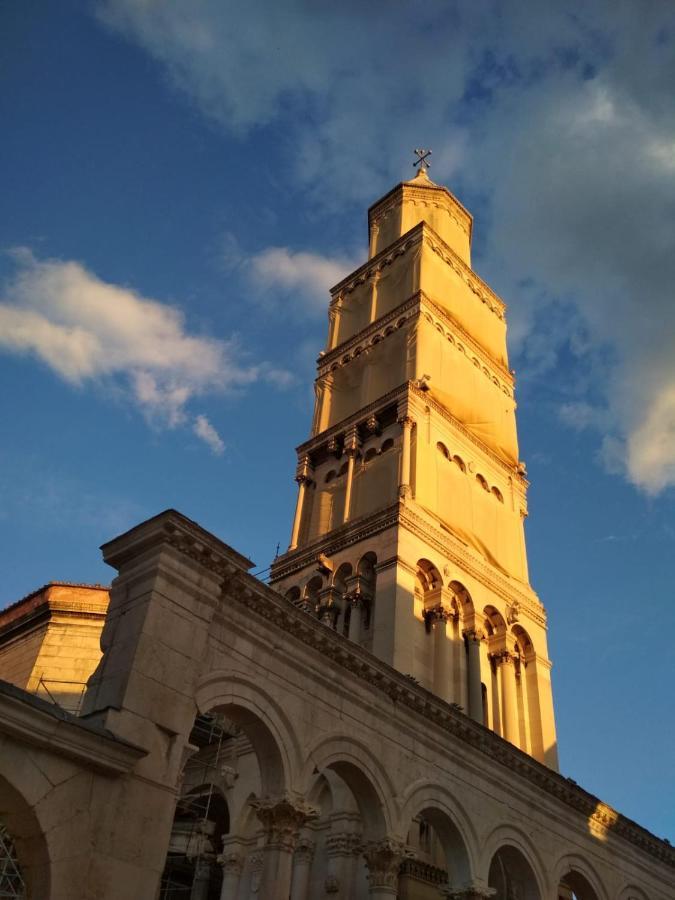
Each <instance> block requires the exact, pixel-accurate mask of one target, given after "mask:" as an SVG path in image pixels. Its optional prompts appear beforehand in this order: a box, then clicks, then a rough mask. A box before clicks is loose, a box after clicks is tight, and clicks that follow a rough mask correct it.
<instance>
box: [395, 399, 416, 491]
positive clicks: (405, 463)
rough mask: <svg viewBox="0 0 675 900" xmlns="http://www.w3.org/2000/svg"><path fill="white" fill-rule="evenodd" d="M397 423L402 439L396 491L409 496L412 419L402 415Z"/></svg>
mask: <svg viewBox="0 0 675 900" xmlns="http://www.w3.org/2000/svg"><path fill="white" fill-rule="evenodd" d="M398 421H399V425H400V426H401V429H402V432H403V440H402V443H401V479H400V482H399V487H398V493H399V496H400V497H402V498H406V497H410V495H411V488H410V445H411V438H412V427H413V420H412V419H411V418H410V416H407V415H403V416H401V417H400V418H399V420H398Z"/></svg>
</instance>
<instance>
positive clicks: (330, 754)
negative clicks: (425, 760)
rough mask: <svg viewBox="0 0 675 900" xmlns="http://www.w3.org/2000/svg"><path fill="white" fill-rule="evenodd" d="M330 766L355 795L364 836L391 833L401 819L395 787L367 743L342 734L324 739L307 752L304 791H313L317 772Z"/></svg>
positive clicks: (373, 838)
mask: <svg viewBox="0 0 675 900" xmlns="http://www.w3.org/2000/svg"><path fill="white" fill-rule="evenodd" d="M327 769H330V770H331V771H333V772H334V773H335V774H336V775H338V776H339V777H340V778H341V779H342V781H343V782H344V783H345V784H346V785H347V787H348V788H349V789H350V791H351V793H352V794H353V796H354V800H355V802H356V805H357V807H358V810H359V813H360V816H361V820H362V822H363V832H364V838H366V839H367V840H377V839H380V838H382V837H384V835H386V834H390V833H392V830H393V828H394V826H395V823H396V822H397V820H398V816H397V814H396V809H395V801H394V797H395V796H396V788H395V786H394V785H393V784H392V782H391V780H390V778H389V776H388V774H387V773H386V772H385V771H384V769H383V768H382V765H381V762H380V760H378V759H377V757H376V756H375V755H374V754H373V752H372V751H371V749H370V748H369V747H368V746H366V744H364V743H362V742H361V741H357V740H355V739H354V738H348V737H344V736H342V735H332V736H330V737H325V738H322V739H321V740H320V741H319V742H318V743H317V744H315V745H314V747H313V748H312V750H311V751H310V752H309V753H308V754H307V762H306V764H305V768H304V770H303V775H302V779H301V785H302V788H303V791H302V792H303V794H306V793H307V791H309V790H310V788H311V785H312V784H313V782H314V779H315V778H316V775H317V773H321V772H323V771H325V770H327Z"/></svg>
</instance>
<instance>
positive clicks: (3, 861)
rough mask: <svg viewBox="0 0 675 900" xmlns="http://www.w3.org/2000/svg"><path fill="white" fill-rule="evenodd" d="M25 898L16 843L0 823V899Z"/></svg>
mask: <svg viewBox="0 0 675 900" xmlns="http://www.w3.org/2000/svg"><path fill="white" fill-rule="evenodd" d="M25 896H26V891H25V885H24V881H23V877H22V875H21V870H20V869H19V863H18V861H17V858H16V853H15V851H14V842H13V841H12V838H11V837H10V835H9V832H8V831H7V829H6V828H5V826H4V825H3V823H2V822H0V898H2V900H8V898H12V900H23V898H24V897H25Z"/></svg>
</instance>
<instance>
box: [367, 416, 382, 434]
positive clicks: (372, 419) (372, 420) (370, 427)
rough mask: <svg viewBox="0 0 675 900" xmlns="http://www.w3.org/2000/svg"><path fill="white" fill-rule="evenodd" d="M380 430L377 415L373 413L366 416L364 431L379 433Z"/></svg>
mask: <svg viewBox="0 0 675 900" xmlns="http://www.w3.org/2000/svg"><path fill="white" fill-rule="evenodd" d="M381 430H382V429H381V428H380V423H379V420H378V418H377V416H376V415H375V414H373V415H371V416H368V418H367V419H366V431H368V432H369V434H379V433H380V431H381Z"/></svg>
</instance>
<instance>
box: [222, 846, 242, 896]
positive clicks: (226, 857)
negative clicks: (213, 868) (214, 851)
mask: <svg viewBox="0 0 675 900" xmlns="http://www.w3.org/2000/svg"><path fill="white" fill-rule="evenodd" d="M218 862H219V863H220V866H221V868H222V870H223V882H222V885H221V888H220V900H237V898H238V896H239V881H240V879H241V873H242V870H243V868H244V857H243V856H242V854H241V853H239V852H238V851H237V850H235V849H234V848H228V849H225V850H224V851H223V852H222V853H221V855H220V856H219V857H218Z"/></svg>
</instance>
